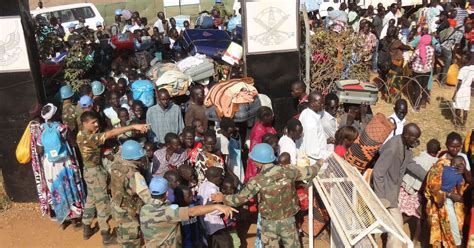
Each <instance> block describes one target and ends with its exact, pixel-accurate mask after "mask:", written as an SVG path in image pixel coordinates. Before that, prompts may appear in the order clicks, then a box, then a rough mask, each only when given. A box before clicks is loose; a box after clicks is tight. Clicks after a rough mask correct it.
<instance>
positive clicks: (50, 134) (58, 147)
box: [41, 122, 68, 162]
mask: <svg viewBox="0 0 474 248" xmlns="http://www.w3.org/2000/svg"><path fill="white" fill-rule="evenodd" d="M42 127H43V133H42V134H41V143H42V144H43V147H44V154H46V157H47V158H48V160H49V162H56V161H59V160H61V159H63V158H65V157H67V156H68V148H67V144H66V142H64V141H63V139H62V137H61V133H60V132H59V130H58V127H59V123H58V122H54V123H44V124H43V125H42Z"/></svg>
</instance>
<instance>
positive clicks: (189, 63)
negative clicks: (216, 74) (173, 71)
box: [176, 53, 206, 72]
mask: <svg viewBox="0 0 474 248" xmlns="http://www.w3.org/2000/svg"><path fill="white" fill-rule="evenodd" d="M205 61H206V55H202V54H199V53H197V54H196V55H194V56H189V57H187V58H185V59H183V60H181V61H179V62H178V63H177V64H176V65H177V66H178V69H179V70H180V71H182V72H184V71H186V70H187V69H189V68H193V67H195V66H198V65H200V64H202V63H204V62H205Z"/></svg>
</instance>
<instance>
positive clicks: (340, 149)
mask: <svg viewBox="0 0 474 248" xmlns="http://www.w3.org/2000/svg"><path fill="white" fill-rule="evenodd" d="M357 137H359V131H357V129H356V128H355V127H353V126H343V127H341V128H339V130H337V131H336V135H335V139H336V147H335V148H334V152H335V153H336V154H337V155H339V156H340V157H344V155H345V154H346V152H347V149H349V147H351V146H352V144H354V141H355V140H356V139H357Z"/></svg>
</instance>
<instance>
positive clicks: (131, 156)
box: [122, 140, 145, 160]
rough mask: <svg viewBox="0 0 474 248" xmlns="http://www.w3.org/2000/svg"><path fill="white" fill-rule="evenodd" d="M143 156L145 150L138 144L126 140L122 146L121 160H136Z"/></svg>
mask: <svg viewBox="0 0 474 248" xmlns="http://www.w3.org/2000/svg"><path fill="white" fill-rule="evenodd" d="M143 156H145V150H144V149H143V147H142V145H140V143H138V142H136V141H135V140H127V141H125V143H123V145H122V159H123V160H138V159H140V158H142V157H143Z"/></svg>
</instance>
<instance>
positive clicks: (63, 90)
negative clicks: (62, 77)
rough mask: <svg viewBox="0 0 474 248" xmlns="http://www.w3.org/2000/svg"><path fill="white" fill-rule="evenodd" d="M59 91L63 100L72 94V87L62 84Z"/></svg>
mask: <svg viewBox="0 0 474 248" xmlns="http://www.w3.org/2000/svg"><path fill="white" fill-rule="evenodd" d="M59 92H60V94H61V99H63V100H64V99H67V98H70V97H72V96H73V95H74V91H72V87H71V86H69V85H64V86H63V87H61V89H60V90H59Z"/></svg>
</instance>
